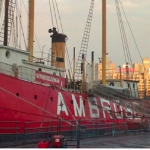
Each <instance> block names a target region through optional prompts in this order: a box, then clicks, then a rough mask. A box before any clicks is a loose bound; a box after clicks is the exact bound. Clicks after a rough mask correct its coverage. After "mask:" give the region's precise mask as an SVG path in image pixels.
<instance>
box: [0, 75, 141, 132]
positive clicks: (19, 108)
mask: <svg viewBox="0 0 150 150" xmlns="http://www.w3.org/2000/svg"><path fill="white" fill-rule="evenodd" d="M94 103H95V104H96V105H95V104H92V102H90V98H89V97H88V96H87V95H86V94H80V93H75V92H70V91H66V90H62V89H60V88H56V87H54V86H45V85H42V84H39V83H32V82H28V81H23V80H20V79H17V78H14V77H10V76H7V75H3V74H0V120H1V121H5V122H6V121H19V122H21V123H20V124H19V132H20V133H22V132H23V130H24V123H25V122H27V121H54V120H55V121H56V120H58V119H64V120H67V121H69V120H78V119H82V120H92V119H95V120H96V119H102V120H103V122H104V123H109V122H110V121H111V120H112V118H118V119H116V120H115V121H116V122H123V121H124V119H123V118H125V117H126V118H127V117H131V120H132V121H134V119H133V118H132V117H133V114H134V116H138V115H139V114H137V113H135V112H131V113H126V110H125V108H124V107H122V106H118V105H117V104H114V103H112V102H110V101H108V100H104V99H102V98H100V97H95V98H94ZM128 111H129V110H128ZM111 112H112V113H111ZM114 112H120V113H114ZM137 121H140V119H138V120H137ZM1 126H5V123H4V124H1ZM132 128H134V126H132ZM1 132H6V131H1ZM7 132H10V131H7Z"/></svg>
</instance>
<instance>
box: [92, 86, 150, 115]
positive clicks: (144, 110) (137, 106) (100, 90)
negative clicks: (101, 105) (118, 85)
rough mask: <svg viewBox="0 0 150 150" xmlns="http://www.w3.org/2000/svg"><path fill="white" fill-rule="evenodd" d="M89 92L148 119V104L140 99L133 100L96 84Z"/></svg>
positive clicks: (149, 107)
mask: <svg viewBox="0 0 150 150" xmlns="http://www.w3.org/2000/svg"><path fill="white" fill-rule="evenodd" d="M90 90H91V93H92V94H94V95H98V96H100V97H102V98H104V99H106V100H109V101H112V102H113V103H116V104H119V105H121V106H124V107H125V108H128V109H130V110H133V111H135V112H138V113H140V114H142V115H145V116H146V117H150V103H148V102H146V101H142V100H140V99H136V100H134V99H132V98H131V97H129V96H127V95H125V93H123V92H119V91H116V90H114V89H112V88H109V87H106V86H104V85H102V84H96V85H94V86H93V88H91V89H90Z"/></svg>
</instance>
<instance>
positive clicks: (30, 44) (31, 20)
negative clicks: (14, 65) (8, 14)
mask: <svg viewBox="0 0 150 150" xmlns="http://www.w3.org/2000/svg"><path fill="white" fill-rule="evenodd" d="M28 22H29V28H28V51H29V57H28V60H29V61H33V42H34V0H29V21H28Z"/></svg>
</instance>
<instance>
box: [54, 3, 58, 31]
mask: <svg viewBox="0 0 150 150" xmlns="http://www.w3.org/2000/svg"><path fill="white" fill-rule="evenodd" d="M52 4H53V9H54V15H55V21H56V26H57V30H58V32H59V27H58V23H57V16H56V11H55V6H54V1H53V0H52Z"/></svg>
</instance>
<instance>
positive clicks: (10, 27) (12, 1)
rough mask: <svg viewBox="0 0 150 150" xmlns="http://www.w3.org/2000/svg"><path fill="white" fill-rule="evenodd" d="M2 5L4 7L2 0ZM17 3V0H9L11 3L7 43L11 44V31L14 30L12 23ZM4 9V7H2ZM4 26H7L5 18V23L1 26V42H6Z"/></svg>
mask: <svg viewBox="0 0 150 150" xmlns="http://www.w3.org/2000/svg"><path fill="white" fill-rule="evenodd" d="M0 4H1V7H2V1H1V3H0ZM15 5H16V0H9V5H8V39H7V41H8V42H7V44H8V45H9V42H10V37H11V32H12V25H13V21H14V12H15ZM1 10H2V8H1ZM4 26H5V20H4V19H3V23H2V26H1V30H0V43H1V44H3V42H4Z"/></svg>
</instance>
